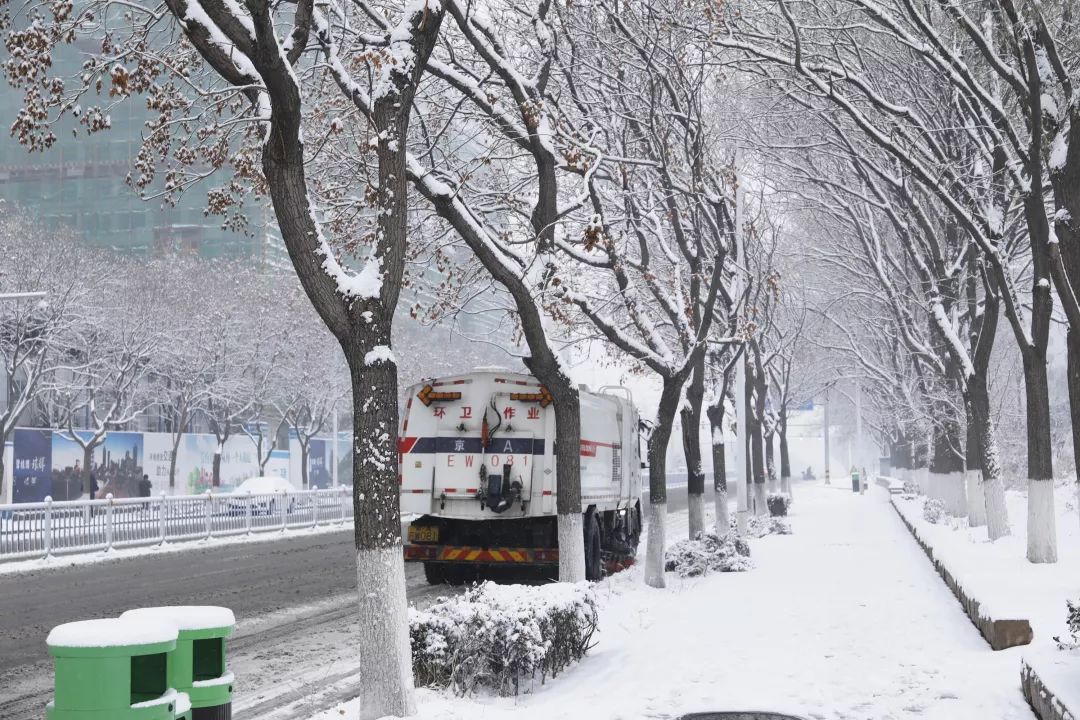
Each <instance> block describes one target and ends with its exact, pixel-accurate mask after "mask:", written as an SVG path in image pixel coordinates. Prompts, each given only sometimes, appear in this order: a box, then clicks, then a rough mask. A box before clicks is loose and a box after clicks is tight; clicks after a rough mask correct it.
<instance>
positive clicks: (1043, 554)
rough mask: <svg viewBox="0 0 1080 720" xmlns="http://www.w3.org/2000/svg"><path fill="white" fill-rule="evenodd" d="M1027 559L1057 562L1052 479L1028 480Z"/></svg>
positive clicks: (1036, 561) (1039, 561)
mask: <svg viewBox="0 0 1080 720" xmlns="http://www.w3.org/2000/svg"><path fill="white" fill-rule="evenodd" d="M1027 505H1028V516H1027V519H1028V526H1027V559H1028V560H1029V561H1030V562H1033V563H1054V562H1057V520H1056V518H1055V516H1054V481H1053V480H1031V479H1029V480H1028V502H1027Z"/></svg>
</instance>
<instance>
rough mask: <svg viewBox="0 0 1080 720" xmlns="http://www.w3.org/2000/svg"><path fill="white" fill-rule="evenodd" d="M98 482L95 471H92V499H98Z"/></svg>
mask: <svg viewBox="0 0 1080 720" xmlns="http://www.w3.org/2000/svg"><path fill="white" fill-rule="evenodd" d="M97 491H98V484H97V478H96V477H94V473H90V499H91V500H95V499H97Z"/></svg>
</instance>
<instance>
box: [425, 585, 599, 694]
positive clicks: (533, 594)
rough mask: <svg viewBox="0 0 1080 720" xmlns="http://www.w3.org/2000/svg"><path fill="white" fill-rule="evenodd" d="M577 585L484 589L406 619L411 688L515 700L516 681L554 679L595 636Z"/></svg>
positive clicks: (588, 599)
mask: <svg viewBox="0 0 1080 720" xmlns="http://www.w3.org/2000/svg"><path fill="white" fill-rule="evenodd" d="M596 623H597V612H596V597H595V595H594V593H593V590H592V589H591V588H590V587H589V586H588V585H586V584H585V583H581V584H569V583H555V584H551V585H544V586H540V587H530V586H525V585H496V584H494V583H490V582H486V583H483V584H481V585H477V586H475V587H472V588H469V589H468V590H466V591H465V593H464V594H463V595H460V596H458V597H454V598H444V599H442V600H440V601H439V602H438V603H436V604H434V605H432V606H430V607H429V608H428V609H427V610H422V611H421V610H415V609H410V611H409V634H410V637H411V639H412V657H413V674H414V676H415V679H416V683H417V685H433V686H438V687H445V688H449V689H451V690H452V691H453V692H455V693H458V694H460V695H468V694H470V693H472V692H473V691H475V690H477V689H478V688H487V689H490V690H492V691H494V692H496V693H498V694H499V695H503V696H507V695H517V694H518V693H519V692H520V690H521V684H522V681H523V680H525V681H528V680H532V679H535V678H536V676H537V674H539V676H540V682H541V683H543V682H544V680H545V679H546V678H547V677H548V676H549V675H550V676H551V677H555V676H556V675H558V674H559V672H561V671H562V670H563V669H565V668H566V667H567V666H569V665H571V664H572V663H573V662H575V661H576V660H579V659H581V658H582V657H584V656H585V653H586V652H588V651H589V649H590V648H591V647H592V636H593V633H594V632H595V631H596Z"/></svg>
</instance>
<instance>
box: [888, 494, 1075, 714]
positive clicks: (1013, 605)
mask: <svg viewBox="0 0 1080 720" xmlns="http://www.w3.org/2000/svg"><path fill="white" fill-rule="evenodd" d="M1075 497H1076V490H1075V484H1074V483H1072V482H1066V483H1063V484H1061V485H1059V486H1057V487H1056V488H1055V489H1054V508H1055V510H1056V512H1057V517H1056V521H1057V531H1058V562H1057V563H1052V564H1033V563H1030V562H1028V561H1027V558H1026V553H1027V541H1026V537H1027V497H1026V494H1025V493H1024V492H1022V491H1020V490H1009V491H1007V492H1006V493H1005V503H1006V506H1007V508H1008V511H1009V525H1010V527H1011V530H1012V534H1011V535H1009V536H1008V537H1004V538H1001V539H999V540H997V541H996V542H993V543H991V542H990V541H989V539H988V538H987V536H986V528H985V527H981V528H970V527H968V526H967V521H966V520H965V519H963V518H952V519H949V520H948V521H947V522H944V523H941V524H938V525H935V524H932V523H928V522H926V520H925V519H924V518H923V515H922V503H923V498H921V497H920V498H916V499H910V500H905V499H903V498H896V501H897V504H898V506H899V507H900V508H901V510H902V511H903V512H904V515H905V517H907V518H908V520H909V521H910V522H912V523H913V524H914V525H915V526H916V528H918V530H919V533H920V534H921V535H922V537H923V539H924V540H926V541H927V542H929V543H930V544H931V545H932V546H933V548H934V554H935V556H936V557H937V558H938V559H940V560H941V561H942V562H943V563H945V565H946V567H948V568H949V571H950V572H951V573H952V574H953V576H954V577H955V578H956V580H957V582H959V583H960V584H961V585H962V586H963V587H964V589H965V590H966V591H967V592H968V594H969V595H971V596H973V597H975V598H977V599H978V600H979V603H980V607H981V608H982V609H984V610H985V612H986V613H987V614H988V615H990V616H992V617H997V618H1011V617H1019V618H1027V619H1028V621H1029V622H1030V623H1031V629H1032V631H1033V633H1034V639H1033V640H1032V643H1031V645H1029V646H1026V647H1023V648H1016V649H1015V651H1016V652H1019V653H1021V655H1022V656H1023V658H1024V659H1025V660H1026V661H1027V662H1028V663H1029V664H1030V665H1031V666H1032V668H1033V669H1034V670H1035V672H1036V673H1037V674H1038V675H1039V678H1040V679H1041V680H1042V681H1043V684H1044V685H1045V686H1046V687H1047V688H1048V689H1049V690H1050V691H1051V692H1052V693H1054V695H1055V696H1057V697H1058V699H1059V700H1061V701H1063V702H1064V703H1065V705H1066V706H1067V707H1068V708H1069V709H1070V710H1071V711H1072V712H1073V713H1076V712H1077V709H1078V708H1080V681H1078V680H1077V678H1078V677H1080V651H1076V650H1073V651H1061V650H1058V648H1057V643H1056V642H1055V641H1054V637H1055V636H1060V637H1062V639H1063V640H1066V641H1068V640H1069V636H1068V630H1067V626H1066V606H1065V601H1066V600H1072V601H1073V602H1077V601H1080V578H1078V577H1077V575H1076V567H1077V565H1078V564H1080V522H1078V520H1077V515H1076V502H1075Z"/></svg>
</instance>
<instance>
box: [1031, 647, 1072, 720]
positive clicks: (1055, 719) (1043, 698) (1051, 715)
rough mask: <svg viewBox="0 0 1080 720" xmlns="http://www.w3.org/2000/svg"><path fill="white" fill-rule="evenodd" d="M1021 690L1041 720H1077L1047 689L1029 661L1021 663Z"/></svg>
mask: <svg viewBox="0 0 1080 720" xmlns="http://www.w3.org/2000/svg"><path fill="white" fill-rule="evenodd" d="M1020 688H1021V689H1022V690H1023V691H1024V699H1025V700H1027V701H1028V705H1030V706H1031V709H1032V710H1033V711H1035V716H1036V717H1038V718H1039V720H1076V715H1074V714H1073V713H1072V712H1070V711H1069V709H1068V708H1067V707H1065V704H1064V703H1063V702H1062V701H1061V699H1060V698H1058V697H1057V696H1055V695H1054V693H1052V692H1051V691H1050V690H1049V689H1048V688H1047V687H1046V685H1045V684H1044V683H1043V681H1042V680H1041V679H1040V678H1039V676H1038V674H1036V672H1035V670H1034V669H1032V667H1031V665H1029V664H1028V662H1027V660H1023V661H1022V662H1021V663H1020Z"/></svg>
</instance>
